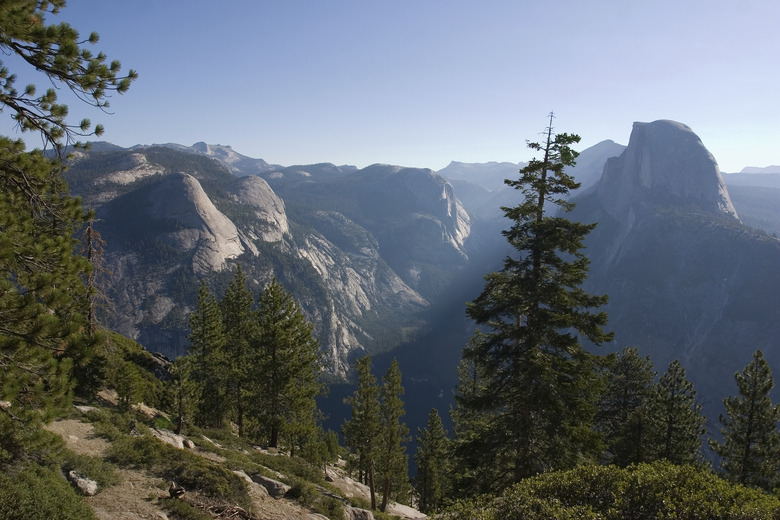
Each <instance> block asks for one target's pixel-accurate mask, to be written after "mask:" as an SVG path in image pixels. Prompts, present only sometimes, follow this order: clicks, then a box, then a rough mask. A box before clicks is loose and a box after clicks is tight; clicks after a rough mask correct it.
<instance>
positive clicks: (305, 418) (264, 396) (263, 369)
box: [250, 279, 323, 451]
mask: <svg viewBox="0 0 780 520" xmlns="http://www.w3.org/2000/svg"><path fill="white" fill-rule="evenodd" d="M258 303H259V305H258V307H259V308H258V311H257V318H256V320H257V328H258V332H257V334H256V338H257V339H256V343H255V345H252V346H251V348H252V350H253V352H254V354H253V355H254V356H255V358H254V363H253V364H254V366H253V368H252V370H253V374H254V378H255V379H254V381H253V382H250V384H253V385H254V388H255V389H256V390H253V392H256V393H255V394H254V395H255V396H256V398H255V399H254V402H255V405H256V407H255V409H254V410H253V414H254V417H256V418H257V421H258V423H259V424H260V425H261V427H262V428H263V431H264V432H265V433H263V434H262V437H264V438H266V439H267V441H268V444H269V446H272V447H275V448H276V447H278V446H279V438H280V435H282V434H284V435H286V437H287V440H288V442H289V445H290V449H291V450H293V451H294V450H295V448H296V447H301V442H302V439H303V440H305V439H306V438H311V437H312V436H313V435H314V434H315V432H316V429H317V418H318V417H317V413H316V412H317V403H316V400H315V399H316V397H317V395H319V394H320V392H321V391H322V390H323V387H322V384H321V383H320V381H319V376H320V373H321V372H322V365H321V364H320V361H319V342H318V341H317V339H316V338H315V337H314V335H313V330H314V326H313V325H312V323H310V322H308V321H307V320H306V317H305V316H304V314H303V310H302V309H301V307H300V306H299V305H298V304H297V303H296V302H295V300H293V298H292V295H290V293H288V292H287V291H286V290H285V289H284V287H283V286H282V285H281V284H280V283H279V282H278V281H277V280H275V279H274V280H272V281H271V282H270V283H269V284H268V285H267V286H266V288H265V291H264V292H263V294H262V295H261V296H260V298H259V300H258Z"/></svg>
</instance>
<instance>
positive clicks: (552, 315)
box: [458, 115, 611, 491]
mask: <svg viewBox="0 0 780 520" xmlns="http://www.w3.org/2000/svg"><path fill="white" fill-rule="evenodd" d="M551 117H552V115H551ZM551 123H552V121H551ZM579 140H580V138H579V136H577V135H569V134H553V131H552V126H550V127H549V128H548V129H547V132H546V140H545V142H544V143H542V144H539V143H529V145H528V146H529V147H530V148H532V149H533V150H535V151H537V152H541V153H543V155H544V157H543V159H541V160H538V159H533V160H531V162H530V163H529V164H528V165H527V166H526V167H524V168H522V169H521V170H520V178H519V179H518V180H507V181H506V183H507V184H508V185H510V186H512V187H514V188H516V189H518V190H520V191H521V192H522V193H523V194H524V197H525V200H524V201H522V202H521V203H520V204H519V205H517V206H515V207H511V208H502V209H503V210H504V214H505V215H506V217H507V218H509V219H510V220H511V221H512V225H511V227H510V229H508V230H506V231H504V236H505V237H506V238H507V240H508V242H509V244H510V245H511V246H512V247H513V248H514V249H515V250H516V251H517V254H516V256H514V257H512V256H510V257H508V258H506V259H505V261H504V266H503V270H502V271H500V272H497V273H491V274H488V275H487V276H486V277H485V278H486V285H485V288H484V290H483V292H482V294H480V295H479V297H477V299H476V300H474V301H473V302H470V303H469V304H468V307H467V313H468V315H469V317H470V318H472V319H473V320H474V321H475V322H476V324H477V326H482V327H486V328H487V331H486V332H485V331H483V332H485V335H484V339H482V340H480V341H478V342H474V343H472V344H471V345H469V346H468V347H466V348H465V349H464V352H463V356H464V358H465V359H466V360H467V361H469V362H471V363H473V364H474V365H475V366H476V367H477V369H478V370H479V372H481V373H483V374H487V375H489V378H490V380H489V381H486V382H485V384H484V386H483V387H482V388H481V391H480V394H479V395H477V396H474V398H471V399H468V400H465V399H461V400H460V401H459V406H466V407H473V408H476V409H477V410H478V411H480V412H485V413H489V414H490V418H489V421H488V422H487V424H485V427H484V428H482V429H481V431H480V432H478V434H477V435H475V436H474V438H473V440H474V441H475V442H474V445H473V446H472V445H470V444H471V443H464V442H460V441H459V443H458V450H459V451H460V453H461V454H463V452H464V451H476V448H477V447H479V449H480V450H481V451H480V457H481V458H480V460H479V461H477V462H478V466H477V467H476V468H474V471H475V477H476V478H475V479H474V480H473V481H474V482H475V483H477V484H478V485H479V487H480V489H477V490H475V491H495V490H500V489H503V488H505V487H506V486H507V485H509V484H511V483H513V482H517V481H518V480H520V479H522V478H525V477H527V476H530V475H534V474H536V473H539V472H542V471H546V470H550V469H556V468H568V467H573V466H575V465H577V464H579V463H581V462H583V461H586V460H593V459H594V458H595V456H596V454H597V452H598V449H599V442H598V435H597V434H596V433H595V432H594V431H593V429H592V426H593V424H592V423H593V417H594V414H595V401H596V398H597V395H598V391H599V380H598V377H597V374H596V372H595V366H594V356H593V355H591V354H589V353H588V352H586V351H585V349H584V348H583V347H582V345H581V344H580V342H579V339H578V338H579V337H585V338H587V339H588V340H590V341H592V342H593V343H596V344H599V343H601V342H604V341H608V340H610V339H611V335H610V334H607V333H605V332H604V331H603V329H602V327H603V326H604V325H605V324H606V321H607V315H606V313H603V312H601V313H594V312H591V310H590V309H593V308H596V307H599V306H601V305H603V304H605V303H606V301H607V297H606V296H594V295H590V294H588V293H587V292H585V291H584V290H583V289H582V288H581V285H582V283H583V282H584V280H585V278H586V276H587V270H588V264H589V261H588V259H587V258H586V257H585V255H584V253H583V252H582V251H581V250H582V249H583V247H584V246H583V240H584V238H585V236H586V235H587V234H588V233H589V232H590V231H591V230H592V229H593V228H594V226H595V224H581V223H576V222H572V221H569V220H567V219H565V218H563V217H561V216H557V215H554V214H553V213H554V211H555V210H556V209H560V210H563V211H570V210H571V209H572V208H573V204H572V203H571V202H568V201H567V200H566V196H567V194H568V193H569V191H570V190H572V189H575V188H577V187H578V184H577V183H576V182H575V181H574V179H573V178H572V177H571V176H570V175H568V174H566V173H565V171H564V168H566V167H569V166H573V165H574V163H575V159H576V157H577V155H578V154H577V152H575V151H573V150H572V149H571V148H570V145H572V144H574V143H576V142H579Z"/></svg>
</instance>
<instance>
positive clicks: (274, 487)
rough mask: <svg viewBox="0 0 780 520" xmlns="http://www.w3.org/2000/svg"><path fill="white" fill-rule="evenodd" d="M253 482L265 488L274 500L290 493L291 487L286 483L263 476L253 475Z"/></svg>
mask: <svg viewBox="0 0 780 520" xmlns="http://www.w3.org/2000/svg"><path fill="white" fill-rule="evenodd" d="M252 480H253V481H254V482H257V483H258V484H260V485H261V486H263V487H264V488H265V489H266V491H268V494H269V495H270V496H271V497H272V498H282V497H283V496H284V495H286V494H287V492H288V491H290V486H288V485H287V484H285V483H284V482H279V481H278V480H274V479H272V478H269V477H266V476H263V475H259V474H255V475H252Z"/></svg>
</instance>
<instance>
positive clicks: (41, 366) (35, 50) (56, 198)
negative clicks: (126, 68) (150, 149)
mask: <svg viewBox="0 0 780 520" xmlns="http://www.w3.org/2000/svg"><path fill="white" fill-rule="evenodd" d="M64 6H65V2H64V0H53V1H47V2H42V1H37V2H30V1H24V0H8V1H5V2H3V3H2V5H1V6H0V51H1V52H0V57H2V56H16V57H18V58H20V59H19V60H18V63H24V64H27V65H29V66H30V67H31V70H32V71H33V72H35V71H37V72H39V73H41V74H42V75H43V76H44V78H45V80H46V82H47V83H49V84H51V86H52V88H50V89H49V90H48V91H46V92H45V93H44V94H41V95H39V94H37V93H36V87H35V86H34V85H32V84H31V85H28V86H27V87H25V88H24V90H23V91H21V92H20V91H18V90H17V89H16V87H15V81H16V77H17V75H16V74H14V73H12V72H11V71H10V70H9V68H8V67H7V66H6V65H5V64H4V63H3V62H2V61H0V112H1V113H4V114H10V117H11V118H12V119H13V120H14V121H15V122H16V123H17V125H18V128H19V129H21V130H22V131H33V132H37V133H40V135H41V137H42V140H43V143H44V146H45V147H48V146H52V147H54V148H55V149H56V150H58V151H60V150H61V149H62V148H63V147H64V146H65V145H66V144H68V143H69V142H71V141H72V140H73V138H74V137H76V136H81V135H88V132H89V131H90V128H91V124H90V122H89V121H88V120H86V119H85V120H83V121H81V123H79V124H78V125H72V124H69V123H68V121H67V119H66V118H67V114H68V110H67V107H66V106H65V105H63V104H60V103H57V89H61V88H63V87H64V88H66V89H69V90H71V91H73V92H74V93H76V95H77V97H78V98H79V99H80V100H81V101H84V102H86V103H88V104H91V105H94V106H97V107H101V108H105V107H106V106H107V104H106V96H107V95H108V94H109V93H110V92H112V91H113V92H125V91H126V90H127V88H128V87H129V86H130V83H131V82H132V81H133V80H134V79H135V77H136V74H135V72H133V71H130V73H129V74H128V75H127V76H125V77H120V76H119V70H120V65H119V62H112V63H110V64H108V65H107V64H106V63H105V61H106V56H105V55H104V54H103V53H98V54H97V55H93V54H92V53H91V52H90V51H89V50H88V49H87V48H86V47H85V43H87V42H88V43H90V44H94V43H96V42H97V40H98V36H97V34H94V33H93V34H92V35H90V37H89V38H88V39H87V40H86V41H83V40H82V39H81V38H80V37H79V34H78V32H77V31H76V30H75V29H73V28H72V27H71V26H70V25H68V24H67V23H65V22H62V23H59V24H56V25H47V24H46V16H47V15H48V14H49V13H50V12H51V13H57V12H58V11H59V10H60V9H61V8H62V7H64ZM100 131H102V128H101V127H99V126H98V127H95V128H94V129H93V131H92V132H91V133H96V134H97V133H100ZM58 155H59V154H58ZM62 171H63V164H62V162H61V160H60V159H59V158H56V159H49V158H47V157H45V156H44V154H43V153H41V152H40V151H33V152H29V153H27V152H25V147H24V144H23V143H22V141H20V140H11V139H8V138H5V137H0V271H1V272H2V278H0V463H1V462H4V461H7V460H11V459H14V458H17V457H19V456H20V455H21V454H22V453H25V452H26V454H27V455H28V456H29V454H30V450H28V449H27V448H28V447H29V446H31V445H33V444H35V443H36V442H37V440H36V439H40V438H41V435H39V434H40V429H39V427H40V424H41V422H43V421H47V420H49V419H50V418H51V417H52V414H53V413H54V412H55V411H56V410H57V409H58V408H59V407H61V406H63V405H64V404H65V403H67V401H68V398H69V396H70V392H71V389H72V383H71V381H70V380H69V378H70V376H71V370H72V367H73V360H76V361H77V363H80V362H81V361H83V360H85V359H87V354H88V353H89V352H90V351H92V350H94V348H95V344H96V341H97V340H96V338H91V337H89V335H88V334H85V332H86V331H87V328H88V321H87V320H86V315H87V310H86V308H85V305H84V303H85V302H84V294H85V288H84V278H85V277H86V276H87V275H88V273H89V264H88V263H87V262H86V260H85V259H83V258H81V257H79V256H77V255H76V254H75V251H76V241H75V238H74V237H75V234H76V231H77V229H79V227H80V226H81V223H82V219H83V217H84V212H83V209H82V208H81V203H80V201H79V200H78V199H74V198H72V197H70V196H69V195H68V188H67V185H66V183H65V182H64V180H63V178H62Z"/></svg>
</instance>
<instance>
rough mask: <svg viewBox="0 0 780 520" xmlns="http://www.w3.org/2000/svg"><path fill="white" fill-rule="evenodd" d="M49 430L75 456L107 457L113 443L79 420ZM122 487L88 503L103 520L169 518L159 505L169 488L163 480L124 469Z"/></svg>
mask: <svg viewBox="0 0 780 520" xmlns="http://www.w3.org/2000/svg"><path fill="white" fill-rule="evenodd" d="M48 430H49V431H51V432H53V433H57V434H59V435H60V436H62V439H63V440H64V441H65V444H66V445H67V447H68V448H69V449H71V450H72V451H74V452H75V453H80V454H83V455H92V456H94V457H105V454H106V451H107V450H108V447H109V443H108V442H107V441H106V440H105V439H103V438H101V437H98V436H97V434H96V433H95V428H94V427H93V426H92V424H90V423H84V422H81V421H78V420H75V419H66V420H62V421H56V422H53V423H51V424H50V425H49V426H48ZM118 472H119V478H120V481H119V484H117V485H115V486H110V487H108V488H104V489H102V490H100V491H99V492H98V494H97V495H95V496H93V497H86V498H85V499H84V501H85V502H86V503H87V504H88V505H89V506H90V507H91V508H92V509H93V510H94V511H95V514H96V515H97V517H98V518H100V519H101V520H149V519H152V520H161V519H163V518H167V516H166V515H165V513H164V512H163V510H162V508H160V507H159V506H157V505H156V504H155V502H156V501H157V497H163V496H165V495H166V492H165V490H166V488H167V486H166V484H165V482H164V481H163V480H162V479H161V478H157V477H153V476H151V475H149V474H148V473H147V472H145V471H137V470H127V469H120V470H118Z"/></svg>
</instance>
